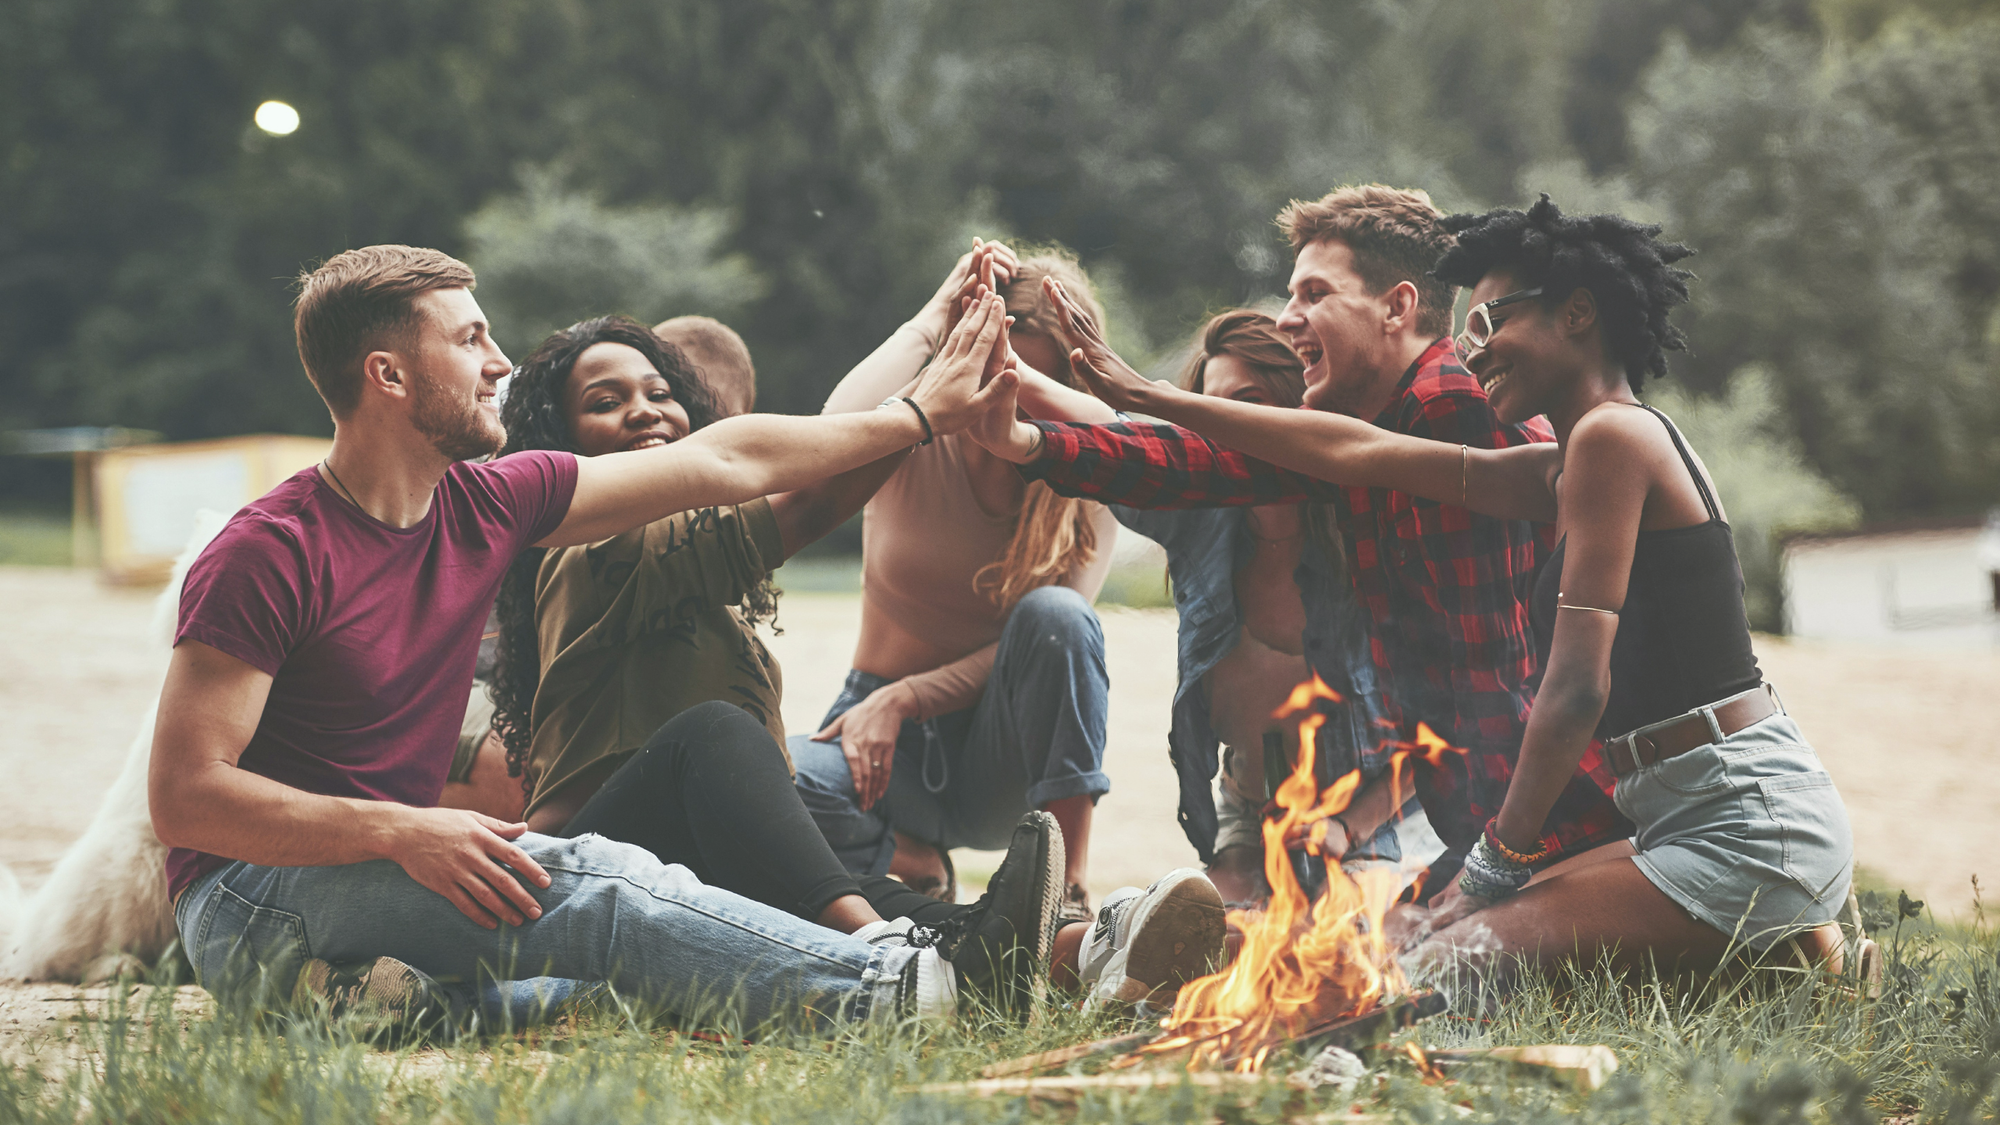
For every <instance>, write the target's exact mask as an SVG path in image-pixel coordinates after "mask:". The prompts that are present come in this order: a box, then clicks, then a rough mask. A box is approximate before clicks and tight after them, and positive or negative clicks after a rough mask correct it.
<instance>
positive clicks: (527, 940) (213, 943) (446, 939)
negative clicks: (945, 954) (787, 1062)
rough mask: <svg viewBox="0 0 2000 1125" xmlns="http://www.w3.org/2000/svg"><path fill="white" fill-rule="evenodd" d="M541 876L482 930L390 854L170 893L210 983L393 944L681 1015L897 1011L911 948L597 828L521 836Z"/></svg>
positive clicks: (231, 982)
mask: <svg viewBox="0 0 2000 1125" xmlns="http://www.w3.org/2000/svg"><path fill="white" fill-rule="evenodd" d="M518 843H519V844H520V846H521V847H522V848H523V850H525V851H527V853H528V854H529V855H530V856H532V857H533V858H534V859H535V861H536V862H537V863H539V864H541V866H542V867H543V869H544V870H546V871H547V872H548V873H549V875H550V877H551V880H552V882H551V884H550V886H549V887H548V888H547V889H540V890H538V889H536V888H534V887H529V890H530V892H531V893H532V894H534V896H535V898H536V900H537V901H538V902H540V903H541V905H542V910H543V915H542V917H541V918H539V919H537V920H535V921H532V922H529V923H527V924H526V925H523V926H519V927H509V926H502V927H501V928H500V929H498V930H487V929H484V928H482V927H480V926H479V925H477V924H476V923H474V922H473V921H472V920H471V919H469V918H467V917H466V916H465V915H463V914H462V913H460V912H459V911H458V909H457V908H456V907H454V906H452V905H451V903H450V902H449V901H447V900H446V899H445V898H444V897H442V896H441V895H438V894H436V893H434V892H432V891H430V890H428V889H426V888H424V887H423V886H421V885H419V884H418V883H416V882H415V881H414V880H412V879H410V877H409V876H408V875H407V874H406V873H405V872H404V871H403V869H402V868H401V867H399V866H397V865H396V864H394V863H391V862H388V861H376V862H372V863H360V864H349V865H344V866H337V867H285V868H272V867H255V866H252V865H249V864H232V865H230V866H229V867H227V868H224V869H223V870H222V871H221V872H220V873H218V876H217V877H216V878H215V879H214V881H213V882H212V883H211V882H210V881H208V880H204V881H202V882H200V883H197V884H196V885H195V886H194V887H192V888H190V889H189V891H188V892H187V893H186V894H185V895H183V896H182V897H183V898H184V899H192V900H194V901H190V902H188V903H186V904H185V908H184V909H183V910H182V911H181V917H180V922H181V934H182V939H183V941H184V942H186V945H187V948H188V950H189V953H190V957H191V960H193V962H194V965H195V970H196V973H197V975H198V977H199V979H200V980H201V982H202V983H203V984H204V985H205V986H207V987H208V988H209V989H210V991H212V992H218V993H222V992H227V991H229V990H230V989H231V987H232V986H236V987H241V986H243V985H246V984H252V983H256V982H257V981H258V980H259V979H260V978H261V980H262V981H264V982H266V983H267V984H268V985H269V986H273V987H276V988H278V989H284V988H288V987H289V982H290V981H291V980H292V979H295V978H296V976H297V974H298V971H299V969H300V968H301V967H302V966H303V965H304V962H305V960H306V959H307V958H311V957H320V958H325V959H327V960H329V961H343V960H351V959H355V958H362V957H370V958H372V957H378V956H385V955H386V956H390V957H394V958H396V959H398V960H400V961H403V962H405V963H407V964H409V965H412V966H414V967H416V968H418V969H420V970H422V971H423V972H425V973H428V974H430V975H431V976H434V977H437V978H439V979H440V980H443V981H446V982H448V983H449V982H460V983H466V982H472V981H476V980H479V979H481V978H482V977H484V978H497V979H502V980H518V979H523V978H528V977H537V976H552V977H560V978H565V979H569V980H580V981H599V980H601V981H607V982H609V983H611V984H612V986H613V987H615V988H617V989H618V990H619V991H620V992H621V993H623V994H625V995H628V996H634V997H640V998H643V999H646V1000H649V1001H653V1002H658V1003H661V1004H664V1005H665V1006H667V1007H668V1008H669V1009H670V1010H672V1011H674V1012H676V1013H677V1014H679V1015H681V1016H683V1017H684V1018H690V1019H700V1020H703V1021H705V1022H709V1023H713V1024H717V1025H719V1026H728V1027H731V1028H736V1029H750V1028H755V1027H757V1026H760V1025H762V1024H765V1023H767V1022H768V1021H770V1020H772V1019H773V1017H783V1018H788V1019H789V1018H798V1019H801V1020H804V1021H809V1022H811V1023H813V1024H815V1025H824V1024H826V1023H827V1022H828V1021H830V1020H831V1019H833V1018H835V1017H837V1016H840V1015H847V1016H851V1017H854V1018H861V1017H866V1016H869V1015H880V1016H882V1017H885V1018H890V1019H895V1018H899V1017H900V1016H902V1015H904V1014H908V1013H907V1012H905V1011H904V1009H905V1008H907V1007H908V999H909V998H908V997H907V996H906V991H907V990H906V989H905V988H904V977H905V973H904V970H905V969H906V968H907V967H908V965H909V963H910V960H911V958H912V957H913V956H914V955H915V953H916V951H915V950H909V949H898V948H894V947H888V946H871V945H869V944H867V943H865V942H862V941H859V940H857V939H855V938H851V937H847V936H845V935H842V934H837V933H834V932H832V931H830V930H827V929H823V928H821V927H819V926H814V925H812V924H811V923H808V922H804V921H801V920H799V919H797V918H794V917H792V916H791V915H789V914H786V913H784V912H782V911H779V910H777V909H775V908H773V907H769V906H765V905H763V904H761V903H757V902H753V901H751V900H749V899H746V898H743V897H741V896H739V895H735V894H732V893H730V892H728V891H725V890H722V889H719V888H716V887H710V886H707V885H705V884H703V883H702V882H701V881H700V880H699V879H696V878H695V877H694V875H693V874H692V873H691V872H689V871H688V870H687V869H686V868H685V867H681V866H667V865H664V864H661V863H659V862H658V861H657V860H655V859H654V858H653V857H652V856H651V855H650V854H648V853H647V852H645V851H644V850H642V849H640V848H637V847H634V846H632V845H629V844H620V843H616V842H614V841H611V840H606V839H603V838H602V837H597V836H586V837H582V838H579V839H574V840H561V839H556V838H553V837H548V836H539V835H535V834H532V833H531V834H529V835H526V836H523V837H521V839H520V840H519V841H518Z"/></svg>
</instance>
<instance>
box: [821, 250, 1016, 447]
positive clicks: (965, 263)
mask: <svg viewBox="0 0 2000 1125" xmlns="http://www.w3.org/2000/svg"><path fill="white" fill-rule="evenodd" d="M989 263H990V264H989ZM1015 264H1016V263H1015V260H1014V252H1013V251H1012V250H1010V249H1008V248H1007V247H1006V246H1005V245H1004V244H1002V243H998V242H982V241H979V240H977V239H975V240H973V244H972V250H971V252H969V253H967V254H966V255H965V256H964V257H962V258H960V259H959V260H958V264H957V265H955V266H953V267H952V270H951V273H950V274H948V275H947V276H946V277H945V279H944V284H942V285H940V286H938V290H937V292H936V293H934V294H932V295H931V299H930V300H928V301H926V302H924V307H923V308H922V309H921V310H919V311H918V312H917V315H915V316H913V317H911V318H910V319H909V320H907V321H905V322H904V323H903V325H902V326H901V327H899V328H897V329H896V331H895V332H893V333H891V334H890V336H889V338H888V339H887V340H884V341H882V344H881V346H880V347H878V348H876V349H875V350H874V351H872V352H870V353H868V357H867V358H866V359H863V360H862V361H861V362H860V363H857V364H855V365H854V369H853V370H852V371H849V372H848V373H847V374H846V376H844V377H843V378H842V379H841V380H840V385H839V386H837V387H835V388H834V389H833V393H832V394H831V395H828V396H827V400H826V405H825V406H824V407H822V408H821V410H820V413H822V414H850V413H853V412H854V411H857V410H872V409H874V407H875V404H876V403H878V402H881V401H882V400H883V399H884V398H886V397H888V396H889V395H892V394H895V393H896V392H897V388H899V387H902V386H904V385H905V384H907V383H909V381H910V380H912V379H914V378H916V377H917V372H918V371H920V370H922V369H923V366H924V361H925V360H928V359H929V358H931V353H932V352H934V351H936V350H937V348H938V345H939V344H940V343H941V342H943V340H944V339H945V338H946V337H947V336H949V335H950V334H951V330H952V328H953V327H954V326H955V325H956V322H957V320H958V313H959V309H960V308H962V307H963V305H962V301H963V299H964V298H965V297H968V296H970V295H972V293H973V290H974V288H976V287H977V286H978V285H980V284H984V285H985V286H986V287H987V288H989V289H994V290H997V289H998V288H999V287H1000V286H1002V285H1005V284H1006V283H1007V282H1008V280H1009V279H1011V278H1012V277H1013V276H1014V269H1015Z"/></svg>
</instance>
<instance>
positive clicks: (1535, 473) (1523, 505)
mask: <svg viewBox="0 0 2000 1125" xmlns="http://www.w3.org/2000/svg"><path fill="white" fill-rule="evenodd" d="M1045 289H1046V290H1047V292H1048V294H1049V297H1050V299H1051V300H1052V301H1054V303H1055V307H1056V315H1057V319H1058V320H1059V321H1060V322H1061V324H1062V328H1063V333H1064V335H1065V336H1066V337H1067V342H1068V343H1069V345H1070V347H1071V348H1072V351H1071V353H1070V365H1071V366H1072V367H1074V368H1075V369H1076V370H1077V371H1078V372H1079V373H1080V374H1081V375H1082V376H1083V378H1084V379H1085V381H1087V382H1089V383H1090V385H1091V390H1092V391H1094V392H1095V393H1096V395H1097V397H1098V398H1099V399H1100V400H1102V401H1103V402H1104V403H1106V404H1107V405H1108V407H1109V408H1112V409H1117V410H1125V411H1130V412H1133V413H1139V414H1148V415H1151V416H1153V417H1155V418H1161V419H1164V420H1166V421H1168V422H1173V423H1175V424H1177V425H1180V426H1184V427H1186V428H1188V429H1190V430H1193V431H1195V432H1196V433H1199V434H1201V435H1202V436H1203V437H1206V438H1209V439H1211V440H1213V441H1215V442H1217V443H1219V444H1222V445H1225V446H1229V447H1231V448H1234V449H1254V450H1256V451H1257V455H1258V457H1259V458H1261V459H1263V460H1266V461H1269V462H1270V463H1272V464H1274V465H1277V466H1279V467H1281V468H1285V469H1290V470H1292V471H1294V472H1297V473H1302V474H1304V475H1306V476H1309V477H1312V478H1314V479H1317V480H1324V481H1332V482H1334V483H1337V484H1343V485H1352V486H1358V487H1364V488H1390V489H1395V490H1396V491H1398V492H1407V493H1410V494H1412V495H1415V496H1422V497H1425V498H1427V499H1431V500H1436V501H1438V502H1440V503H1445V504H1459V505H1462V506H1464V507H1467V508H1470V509H1472V510H1473V511H1475V512H1482V513H1484V514H1486V515H1490V516H1497V517H1499V518H1501V519H1525V520H1535V521H1538V522H1542V523H1548V522H1552V521H1554V519H1555V509H1556V502H1555V490H1554V479H1555V474H1556V472H1557V471H1558V470H1559V469H1560V468H1561V465H1562V457H1561V453H1560V451H1559V450H1558V449H1557V448H1556V447H1555V446H1554V445H1552V444H1549V443H1537V444H1533V445H1524V446H1516V447H1514V448H1511V449H1479V448H1472V447H1469V446H1460V445H1454V444H1447V443H1444V442H1436V441H1426V440H1424V439H1422V438H1414V437H1409V436H1406V435H1403V434H1397V433H1393V432H1391V431H1389V430H1385V429H1382V428H1381V427H1379V426H1375V425H1372V424H1370V423H1368V422H1364V421H1361V420H1360V419H1358V418H1349V417H1347V416H1345V415H1341V414H1331V413H1326V412H1324V411H1317V410H1289V409H1283V408H1280V407H1274V406H1260V405H1257V404H1255V403H1247V402H1236V401H1234V400H1231V399H1224V398H1215V397H1212V396H1209V395H1201V394H1195V393H1193V392H1192V391H1184V390H1181V389H1180V388H1178V387H1174V386H1171V385H1169V384H1167V383H1156V382H1154V381H1152V380H1150V379H1147V378H1145V377H1144V376H1142V375H1140V374H1139V373H1138V372H1137V371H1135V370H1133V368H1132V366H1131V365H1130V364H1128V363H1126V362H1125V361H1124V360H1123V359H1120V358H1119V357H1118V355H1117V353H1116V352H1113V351H1112V350H1111V347H1110V345H1108V344H1106V343H1105V342H1104V337H1103V335H1102V333H1100V332H1099V331H1098V328H1097V325H1096V323H1095V322H1094V321H1093V320H1092V319H1091V317H1090V313H1089V312H1088V311H1086V310H1085V309H1084V308H1083V307H1082V306H1081V305H1078V304H1077V303H1076V302H1075V301H1074V300H1072V299H1071V298H1070V296H1069V294H1068V293H1067V292H1065V291H1064V290H1063V288H1062V285H1061V284H1060V283H1059V282H1057V281H1055V280H1054V279H1053V278H1051V279H1049V280H1048V282H1047V283H1046V285H1045ZM1003 444H1012V445H1015V446H1019V445H1020V444H1021V443H1020V439H1019V438H1016V439H1015V440H1014V441H1013V442H1004V441H1003ZM996 452H997V451H996ZM1002 455H1003V456H1004V454H1002Z"/></svg>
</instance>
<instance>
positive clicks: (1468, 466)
mask: <svg viewBox="0 0 2000 1125" xmlns="http://www.w3.org/2000/svg"><path fill="white" fill-rule="evenodd" d="M1458 506H1459V507H1461V508H1469V507H1471V506H1472V450H1470V449H1468V448H1466V446H1465V443H1464V442H1460V443H1459V446H1458Z"/></svg>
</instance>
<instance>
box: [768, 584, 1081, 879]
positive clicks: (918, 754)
mask: <svg viewBox="0 0 2000 1125" xmlns="http://www.w3.org/2000/svg"><path fill="white" fill-rule="evenodd" d="M892 682H893V681H891V680H885V679H883V678H882V677H880V676H873V675H869V674H868V673H866V672H863V671H860V670H858V669H856V670H850V671H849V672H848V673H847V684H846V686H845V687H844V688H843V689H842V690H841V693H840V698H839V699H837V700H835V701H834V704H833V707H832V708H831V709H829V710H828V711H827V713H826V718H825V719H824V720H822V721H821V723H820V726H821V727H822V728H823V727H825V726H826V724H827V723H831V722H833V720H834V719H836V718H838V717H840V716H841V715H843V714H845V713H846V712H847V710H848V709H849V708H851V707H853V706H854V705H855V704H857V703H859V702H861V701H862V700H863V699H866V698H868V696H869V695H870V694H871V693H873V692H875V691H877V690H879V689H881V688H883V687H886V686H888V685H889V684H890V683H892ZM1110 697H1111V679H1110V676H1109V675H1108V674H1107V673H1106V671H1105V668H1104V630H1103V628H1102V627H1101V626H1100V625H1099V624H1098V621H1097V614H1096V612H1095V611H1093V610H1092V609H1091V608H1090V603H1089V602H1088V601H1086V600H1084V598H1083V595H1081V594H1078V593H1077V592H1076V591H1075V590H1072V589H1070V588H1068V587H1067V586H1044V587H1042V588H1041V589H1039V590H1031V591H1029V592H1028V594H1027V595H1025V596H1024V597H1022V599H1021V600H1020V602H1019V603H1017V604H1016V605H1015V607H1014V610H1013V612H1012V613H1011V614H1009V615H1008V617H1007V624H1006V626H1005V628H1004V629H1003V630H1002V631H1001V634H1000V648H999V651H998V652H997V653H996V654H995V656H994V659H993V673H992V675H991V677H990V678H989V679H988V680H987V682H986V692H985V694H984V695H982V696H981V697H980V699H979V704H978V705H977V706H975V707H970V708H967V709H965V710H963V711H953V712H951V713H950V714H946V715H938V716H936V717H935V718H931V719H927V720H924V721H921V722H919V721H916V720H911V721H909V722H906V723H904V724H903V730H902V733H901V734H900V735H899V736H898V738H897V739H896V760H895V764H894V766H892V767H891V769H890V773H889V787H888V790H887V792H885V793H884V794H883V797H882V799H881V800H880V801H879V802H877V803H876V804H875V806H874V807H873V808H870V809H863V808H861V807H860V805H859V803H858V802H857V800H856V796H855V792H854V779H853V776H852V775H851V774H850V773H849V772H848V769H847V758H846V756H845V755H844V754H843V753H842V752H841V748H840V741H839V739H835V740H834V741H832V742H814V741H812V740H811V739H810V738H809V737H808V736H806V735H793V736H792V737H791V738H789V739H787V740H786V748H787V749H788V750H789V751H790V753H791V756H792V764H793V766H794V767H795V768H796V769H797V771H798V778H797V784H798V788H799V797H800V799H802V800H803V801H804V802H805V805H806V810H807V811H808V812H810V813H812V817H813V820H814V822H816V823H817V824H818V825H819V828H820V831H821V832H822V833H824V834H825V836H826V841H827V843H829V844H831V845H833V852H834V854H835V855H836V856H838V857H840V861H841V862H842V863H843V864H845V865H846V867H847V869H848V870H849V871H852V872H854V873H856V874H857V875H880V874H882V873H883V872H885V871H887V870H889V861H890V860H891V859H893V858H894V857H895V854H896V836H895V834H896V833H897V832H903V833H905V834H907V835H910V836H914V837H916V838H917V839H919V840H924V841H927V842H929V843H932V844H936V845H938V846H940V847H944V848H982V849H988V850H991V849H997V848H1004V847H1006V846H1007V841H1008V839H1009V838H1010V837H1011V835H1012V833H1013V830H1014V824H1015V822H1016V821H1018V820H1020V819H1021V817H1022V815H1023V814H1025V813H1027V812H1029V811H1030V810H1032V809H1038V808H1042V807H1044V806H1046V805H1047V804H1048V803H1049V802H1051V801H1059V800H1062V799H1063V798H1065V797H1081V796H1088V797H1092V798H1097V797H1102V796H1103V795H1104V794H1106V793H1109V792H1110V791H1111V779H1110V778H1108V777H1106V776H1105V774H1104V741H1105V723H1106V718H1105V712H1106V708H1107V706H1108V704H1109V701H1110Z"/></svg>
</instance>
